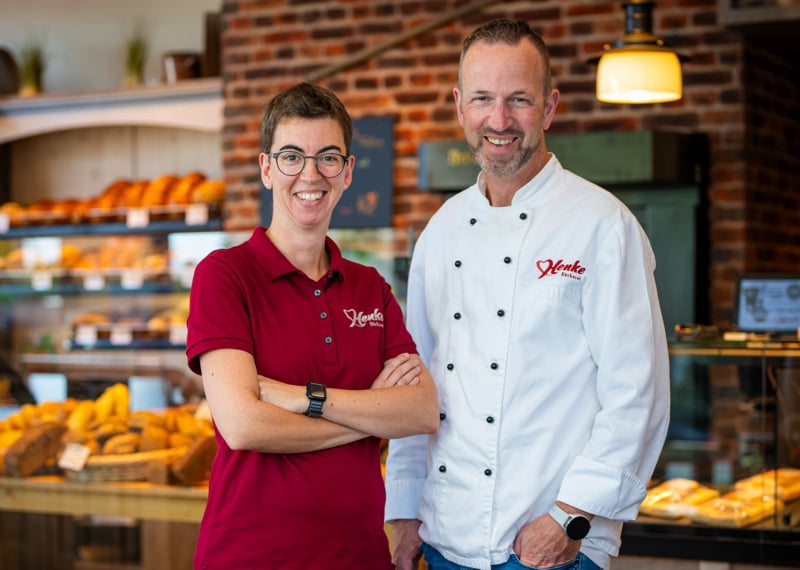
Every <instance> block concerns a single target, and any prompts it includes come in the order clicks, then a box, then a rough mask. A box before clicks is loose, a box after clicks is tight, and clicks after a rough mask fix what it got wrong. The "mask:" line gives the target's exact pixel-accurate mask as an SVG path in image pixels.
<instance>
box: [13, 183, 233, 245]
mask: <svg viewBox="0 0 800 570" xmlns="http://www.w3.org/2000/svg"><path fill="white" fill-rule="evenodd" d="M224 198H225V183H224V181H222V180H212V179H208V178H206V175H205V174H203V173H202V172H199V171H193V172H189V173H186V174H183V175H177V174H163V175H160V176H157V177H155V178H153V179H147V180H131V179H119V180H114V181H112V182H111V183H110V184H108V185H107V186H106V187H105V188H104V189H103V190H102V191H101V192H99V193H97V194H95V195H92V196H90V197H88V198H85V199H78V198H63V199H59V200H53V199H41V200H37V201H35V202H33V203H32V204H28V205H24V204H21V203H19V202H13V201H12V202H6V203H4V204H2V205H0V236H2V237H32V236H63V235H81V234H92V235H97V234H102V235H107V234H126V233H156V232H162V233H164V232H173V231H210V230H218V229H221V227H222V221H221V209H222V203H223V201H224Z"/></svg>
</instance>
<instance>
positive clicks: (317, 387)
mask: <svg viewBox="0 0 800 570" xmlns="http://www.w3.org/2000/svg"><path fill="white" fill-rule="evenodd" d="M306 396H308V409H307V410H306V415H307V416H308V417H309V418H318V417H320V416H321V415H322V406H323V404H325V400H327V399H328V391H327V390H326V389H325V384H320V383H319V382H309V383H308V384H306Z"/></svg>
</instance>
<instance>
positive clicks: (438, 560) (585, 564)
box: [420, 542, 602, 570]
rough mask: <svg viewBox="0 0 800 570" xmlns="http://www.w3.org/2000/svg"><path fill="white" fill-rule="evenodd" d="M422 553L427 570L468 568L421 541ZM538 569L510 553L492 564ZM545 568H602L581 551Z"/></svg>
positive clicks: (496, 568)
mask: <svg viewBox="0 0 800 570" xmlns="http://www.w3.org/2000/svg"><path fill="white" fill-rule="evenodd" d="M420 548H421V549H422V553H423V554H424V555H425V562H427V563H428V570H470V568H469V567H467V566H461V565H459V564H456V563H455V562H450V561H449V560H447V559H446V558H445V557H444V556H442V555H441V554H439V551H438V550H436V549H435V548H433V547H432V546H431V545H429V544H426V543H424V542H423V543H422V546H421V547H420ZM520 569H525V570H540V569H537V567H535V566H527V565H525V564H523V563H522V562H520V561H519V558H517V555H516V554H513V553H512V554H511V558H509V559H508V560H507V561H506V562H503V563H502V564H493V565H492V570H520ZM547 570H602V568H600V567H599V566H598V565H597V564H595V563H594V562H592V561H591V559H589V557H588V556H586V555H585V554H584V553H583V552H579V553H578V557H577V558H575V560H573V561H572V562H567V563H566V564H559V565H558V566H551V567H550V568H547Z"/></svg>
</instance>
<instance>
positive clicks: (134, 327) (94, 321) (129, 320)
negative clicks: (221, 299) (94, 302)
mask: <svg viewBox="0 0 800 570" xmlns="http://www.w3.org/2000/svg"><path fill="white" fill-rule="evenodd" d="M188 316H189V298H188V296H185V297H183V298H182V299H181V300H180V301H177V302H176V303H175V304H173V305H172V306H170V307H168V308H166V309H161V310H159V311H157V312H155V313H153V314H150V315H147V316H137V315H132V314H130V313H129V314H116V315H113V314H111V315H109V314H105V313H82V314H79V315H77V316H76V317H75V318H74V319H73V321H72V336H71V338H70V339H69V341H68V345H67V348H68V349H70V350H75V349H91V350H96V349H115V348H120V349H180V348H185V345H186V320H187V319H188Z"/></svg>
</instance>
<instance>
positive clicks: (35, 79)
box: [19, 44, 45, 97]
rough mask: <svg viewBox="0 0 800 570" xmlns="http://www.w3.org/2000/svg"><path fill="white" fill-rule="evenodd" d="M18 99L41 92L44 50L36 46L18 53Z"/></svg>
mask: <svg viewBox="0 0 800 570" xmlns="http://www.w3.org/2000/svg"><path fill="white" fill-rule="evenodd" d="M19 67H20V69H19V73H20V78H19V95H20V97H30V96H33V95H37V94H38V93H41V92H42V76H43V75H44V67H45V57H44V50H43V49H42V47H41V46H39V45H37V44H31V45H28V46H26V47H24V48H22V51H21V52H20V66H19Z"/></svg>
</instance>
